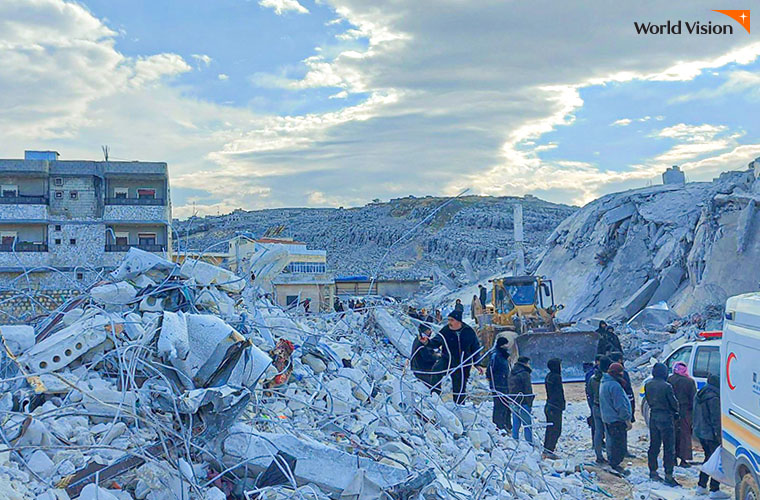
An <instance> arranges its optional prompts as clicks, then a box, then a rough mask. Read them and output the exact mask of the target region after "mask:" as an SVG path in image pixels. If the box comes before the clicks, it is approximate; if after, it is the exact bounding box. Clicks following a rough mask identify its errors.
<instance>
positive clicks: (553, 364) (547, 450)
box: [544, 358, 565, 460]
mask: <svg viewBox="0 0 760 500" xmlns="http://www.w3.org/2000/svg"><path fill="white" fill-rule="evenodd" d="M546 366H547V367H548V368H549V373H547V374H546V378H545V379H544V384H545V386H546V406H545V407H544V415H546V421H547V422H549V426H548V427H547V428H546V435H545V436H544V456H545V457H547V458H550V459H552V460H556V459H557V458H559V457H558V456H557V455H556V454H555V453H554V450H555V449H556V448H557V441H559V437H560V435H561V434H562V412H563V411H565V389H564V387H563V386H562V361H561V360H560V359H559V358H552V359H550V360H549V361H548V362H547V363H546Z"/></svg>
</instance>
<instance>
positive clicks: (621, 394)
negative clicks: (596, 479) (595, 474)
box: [599, 358, 632, 476]
mask: <svg viewBox="0 0 760 500" xmlns="http://www.w3.org/2000/svg"><path fill="white" fill-rule="evenodd" d="M607 359H608V358H607ZM622 374H623V366H622V365H621V364H620V363H612V364H611V365H609V369H608V370H607V373H605V374H604V375H603V376H602V382H601V384H600V386H599V408H600V410H601V413H602V421H603V422H604V427H605V431H606V438H607V460H608V461H609V464H610V467H612V469H613V470H615V471H616V472H618V473H619V474H622V475H624V476H627V475H628V474H629V472H628V471H627V470H626V469H625V468H623V467H622V466H621V465H620V464H621V463H623V458H624V457H623V455H624V451H625V433H626V432H627V431H628V429H629V428H630V426H631V416H632V414H631V403H629V402H628V396H626V394H625V391H624V390H623V386H622V385H621V383H620V378H621V376H622Z"/></svg>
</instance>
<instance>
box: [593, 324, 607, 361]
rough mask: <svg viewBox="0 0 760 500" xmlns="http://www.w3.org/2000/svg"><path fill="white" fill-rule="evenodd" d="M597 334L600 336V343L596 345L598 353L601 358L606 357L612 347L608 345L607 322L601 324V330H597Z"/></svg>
mask: <svg viewBox="0 0 760 500" xmlns="http://www.w3.org/2000/svg"><path fill="white" fill-rule="evenodd" d="M596 334H597V335H598V336H599V342H598V343H597V344H596V353H597V354H598V355H600V356H606V355H607V354H609V352H610V347H609V345H608V343H607V322H606V321H604V320H602V321H600V322H599V328H597V329H596Z"/></svg>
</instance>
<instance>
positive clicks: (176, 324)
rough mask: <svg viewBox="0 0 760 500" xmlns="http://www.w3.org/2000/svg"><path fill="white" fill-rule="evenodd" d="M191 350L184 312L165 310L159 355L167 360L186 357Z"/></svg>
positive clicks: (159, 341) (159, 342)
mask: <svg viewBox="0 0 760 500" xmlns="http://www.w3.org/2000/svg"><path fill="white" fill-rule="evenodd" d="M189 351H190V339H189V338H188V334H187V321H186V320H185V315H184V313H182V312H179V313H173V312H168V311H167V312H165V313H164V320H163V323H162V324H161V334H160V335H159V337H158V355H159V356H161V357H162V358H163V359H166V360H167V361H174V360H176V359H185V358H187V354H188V352H189Z"/></svg>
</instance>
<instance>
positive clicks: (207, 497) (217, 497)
mask: <svg viewBox="0 0 760 500" xmlns="http://www.w3.org/2000/svg"><path fill="white" fill-rule="evenodd" d="M203 500H227V495H225V494H224V492H223V491H222V490H220V489H219V488H217V487H216V486H212V487H211V488H209V489H207V490H206V493H205V494H204V495H203Z"/></svg>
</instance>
